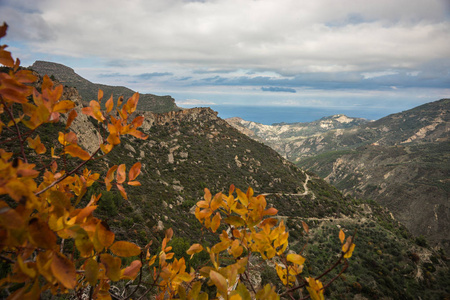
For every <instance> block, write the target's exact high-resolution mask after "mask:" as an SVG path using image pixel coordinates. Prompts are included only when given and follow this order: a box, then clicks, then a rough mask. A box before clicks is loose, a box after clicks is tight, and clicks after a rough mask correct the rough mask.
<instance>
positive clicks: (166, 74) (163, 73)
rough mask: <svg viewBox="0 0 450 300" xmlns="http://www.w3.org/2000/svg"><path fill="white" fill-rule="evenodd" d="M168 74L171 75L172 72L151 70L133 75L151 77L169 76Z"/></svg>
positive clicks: (142, 77) (144, 77)
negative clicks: (150, 71)
mask: <svg viewBox="0 0 450 300" xmlns="http://www.w3.org/2000/svg"><path fill="white" fill-rule="evenodd" d="M170 75H173V73H169V72H152V73H142V74H139V75H135V76H136V77H138V78H140V79H152V78H153V77H161V76H170Z"/></svg>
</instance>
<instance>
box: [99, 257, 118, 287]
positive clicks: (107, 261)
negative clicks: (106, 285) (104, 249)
mask: <svg viewBox="0 0 450 300" xmlns="http://www.w3.org/2000/svg"><path fill="white" fill-rule="evenodd" d="M100 261H101V262H102V263H103V264H104V265H105V268H106V276H108V278H109V279H111V280H112V281H119V280H120V276H121V270H120V266H121V264H122V261H121V260H120V258H119V257H114V256H112V255H111V254H108V253H104V254H102V255H100Z"/></svg>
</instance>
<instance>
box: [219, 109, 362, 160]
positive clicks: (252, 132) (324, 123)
mask: <svg viewBox="0 0 450 300" xmlns="http://www.w3.org/2000/svg"><path fill="white" fill-rule="evenodd" d="M226 121H227V122H228V123H229V124H230V125H232V126H233V127H235V128H236V129H238V130H239V131H241V132H242V133H244V134H246V135H248V136H250V137H252V138H254V139H256V140H258V141H260V142H263V143H265V144H267V145H268V146H270V147H272V148H273V149H275V150H276V151H277V152H278V153H280V154H281V155H282V156H284V157H285V158H287V159H289V160H291V161H296V160H297V159H298V158H299V157H302V156H305V155H306V156H307V155H308V152H309V149H305V147H302V145H303V143H304V140H306V139H307V138H311V137H315V136H320V135H321V134H323V133H326V132H328V131H330V130H334V129H346V128H352V127H355V126H358V125H362V124H367V123H369V120H366V119H362V118H350V117H347V116H345V115H334V116H330V117H324V118H322V119H320V120H317V121H314V122H307V123H301V122H299V123H275V124H272V125H263V124H260V123H256V122H251V121H246V120H243V119H241V118H237V117H234V118H228V119H226ZM317 150H320V149H316V151H317ZM314 153H315V152H314Z"/></svg>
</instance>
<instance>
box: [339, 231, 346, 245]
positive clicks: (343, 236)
mask: <svg viewBox="0 0 450 300" xmlns="http://www.w3.org/2000/svg"><path fill="white" fill-rule="evenodd" d="M339 240H340V241H341V244H342V243H344V240H345V233H344V231H342V229H341V230H340V231H339Z"/></svg>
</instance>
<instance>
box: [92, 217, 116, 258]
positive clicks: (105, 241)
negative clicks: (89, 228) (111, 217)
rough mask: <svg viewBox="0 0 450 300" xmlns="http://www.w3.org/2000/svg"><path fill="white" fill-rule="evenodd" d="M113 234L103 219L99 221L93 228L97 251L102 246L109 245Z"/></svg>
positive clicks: (100, 249) (112, 239)
mask: <svg viewBox="0 0 450 300" xmlns="http://www.w3.org/2000/svg"><path fill="white" fill-rule="evenodd" d="M114 238H115V234H114V233H113V232H112V231H110V230H109V226H108V224H106V222H105V221H102V222H99V223H98V224H97V226H96V228H95V234H94V247H95V250H97V251H98V252H100V251H102V250H103V248H105V247H109V246H111V245H112V243H113V242H114Z"/></svg>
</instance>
